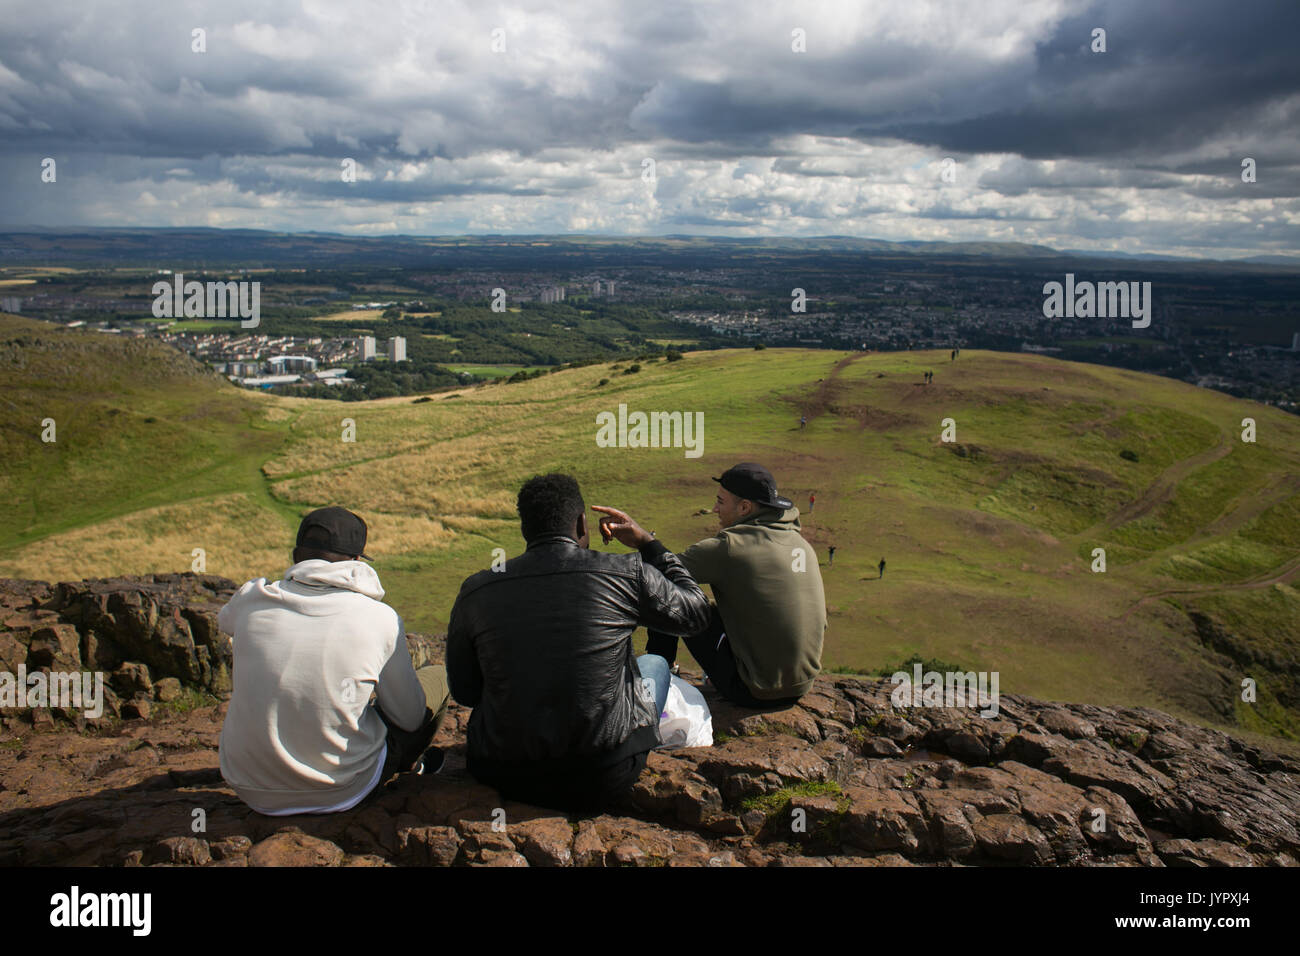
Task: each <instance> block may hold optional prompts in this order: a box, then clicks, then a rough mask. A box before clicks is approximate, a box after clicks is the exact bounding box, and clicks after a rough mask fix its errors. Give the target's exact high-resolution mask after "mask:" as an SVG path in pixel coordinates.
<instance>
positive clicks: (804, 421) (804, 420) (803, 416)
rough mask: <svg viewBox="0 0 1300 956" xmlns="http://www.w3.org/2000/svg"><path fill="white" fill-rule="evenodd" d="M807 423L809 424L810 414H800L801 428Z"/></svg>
mask: <svg viewBox="0 0 1300 956" xmlns="http://www.w3.org/2000/svg"><path fill="white" fill-rule="evenodd" d="M807 424H808V416H807V415H800V416H799V427H800V428H803V427H804V426H805V425H807Z"/></svg>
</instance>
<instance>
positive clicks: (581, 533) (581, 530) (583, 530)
mask: <svg viewBox="0 0 1300 956" xmlns="http://www.w3.org/2000/svg"><path fill="white" fill-rule="evenodd" d="M575 530H576V532H577V533H576V534H575V535H574V537H575V538H577V539H578V540H579V541H581V540H582V539H583V538H585V537H587V512H586V510H583V511H582V512H581V513H580V514H579V515H578V524H577V527H576V528H575Z"/></svg>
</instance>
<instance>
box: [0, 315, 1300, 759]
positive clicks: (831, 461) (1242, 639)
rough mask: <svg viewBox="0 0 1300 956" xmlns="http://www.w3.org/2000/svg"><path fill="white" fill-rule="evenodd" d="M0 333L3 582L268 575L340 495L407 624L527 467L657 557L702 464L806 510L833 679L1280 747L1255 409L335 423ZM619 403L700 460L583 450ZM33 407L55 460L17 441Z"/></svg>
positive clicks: (145, 366)
mask: <svg viewBox="0 0 1300 956" xmlns="http://www.w3.org/2000/svg"><path fill="white" fill-rule="evenodd" d="M2 321H3V323H4V324H2V325H0V342H3V345H0V348H2V349H3V353H2V354H3V361H4V364H3V365H0V367H2V368H3V369H4V374H5V377H6V384H7V387H6V390H5V397H6V399H7V404H5V405H4V406H3V408H4V411H3V413H2V414H0V427H2V428H3V435H4V448H3V460H4V465H3V472H2V473H0V482H2V484H0V489H2V490H3V492H4V494H5V497H6V499H7V500H8V501H9V502H12V503H13V504H14V510H13V513H12V514H11V513H8V512H6V517H5V518H4V523H3V524H0V574H6V575H11V576H26V577H45V578H56V579H57V578H61V577H81V576H95V575H101V574H109V573H140V572H146V571H153V570H178V569H185V568H188V567H189V566H190V562H191V558H190V555H191V553H192V549H194V548H202V549H203V551H204V554H205V556H206V561H207V570H209V571H212V572H215V573H221V574H226V575H228V576H230V577H233V578H236V579H240V580H242V579H244V578H247V577H253V576H259V575H268V576H272V577H274V576H277V575H278V574H279V573H280V572H281V571H282V570H283V568H284V566H285V565H286V564H287V562H288V550H289V547H290V545H291V541H292V531H293V526H294V521H295V519H296V516H298V515H300V514H301V513H303V512H305V511H306V510H308V509H310V508H313V507H318V506H321V505H325V504H342V505H344V506H346V507H349V508H352V509H353V510H356V511H357V512H359V513H360V514H362V515H363V516H364V517H365V518H366V519H367V521H368V522H369V523H370V525H371V547H370V548H369V549H368V550H369V551H370V553H371V554H373V555H374V556H375V558H376V567H377V569H378V570H379V572H380V575H381V578H382V580H383V582H384V585H385V587H386V588H387V589H388V592H389V597H388V599H389V601H390V602H391V603H392V604H393V605H394V607H396V608H397V609H398V610H399V612H400V613H401V614H402V615H403V616H404V618H405V619H406V621H407V624H408V626H409V627H411V628H412V629H423V630H438V629H441V628H442V627H444V626H445V624H446V620H447V616H448V614H449V612H450V609H451V605H452V602H453V600H454V598H455V594H456V591H457V589H458V588H459V585H460V582H461V581H462V580H463V579H464V577H466V576H467V575H469V574H470V573H472V572H474V571H476V570H478V569H480V568H483V567H487V566H488V565H489V564H490V562H491V560H492V555H493V549H495V548H503V549H504V550H505V551H506V552H507V553H508V554H513V553H516V552H518V551H519V550H520V549H521V547H522V541H521V539H520V537H519V533H518V525H517V521H516V519H515V515H514V494H515V492H516V490H517V489H518V487H519V485H520V483H521V482H522V481H523V480H525V479H526V478H528V477H529V476H530V475H533V474H536V473H538V472H543V471H548V470H564V471H568V472H570V473H572V474H574V475H575V476H577V477H578V479H579V480H580V482H581V483H582V485H583V489H584V492H585V494H586V498H587V501H588V504H609V505H615V506H617V507H622V508H625V509H627V510H629V511H630V512H631V513H632V514H633V515H634V516H636V517H637V518H638V520H640V521H641V522H642V523H643V524H645V525H646V526H647V527H649V528H653V529H655V530H656V531H657V532H658V534H659V537H660V538H661V539H662V540H664V541H665V542H666V543H667V544H668V545H669V546H670V547H674V546H677V547H683V546H685V545H687V544H689V543H691V542H693V541H696V540H698V539H700V538H702V537H705V536H707V535H709V534H711V533H713V532H714V531H715V530H716V519H715V518H714V517H713V516H712V515H708V514H700V513H699V512H700V511H702V510H706V509H708V508H710V507H711V505H712V501H713V496H714V493H715V488H716V485H715V484H714V483H713V482H712V481H711V480H710V477H709V476H711V475H717V474H720V473H721V472H722V470H723V469H725V468H726V467H728V466H729V465H730V464H733V463H734V462H736V461H739V460H744V459H752V460H758V461H761V462H764V463H766V464H767V465H768V467H770V468H771V469H772V471H773V472H774V473H775V474H776V476H777V478H778V480H779V482H780V484H781V488H782V491H783V492H784V493H785V494H787V495H788V496H789V497H791V498H793V499H794V500H795V502H796V504H798V505H799V507H800V509H801V510H804V511H806V505H807V500H808V495H809V493H810V492H813V491H815V492H816V494H817V505H816V509H815V511H814V512H813V513H812V514H806V513H805V514H804V516H803V519H802V520H803V525H804V529H805V534H806V536H807V538H808V539H809V541H811V542H812V543H813V545H814V547H815V549H816V551H817V554H818V558H819V561H820V562H821V565H822V567H821V571H822V575H823V579H824V581H825V585H826V593H827V602H828V608H829V614H830V629H829V631H828V634H827V641H826V653H825V664H826V666H827V667H828V668H829V667H837V668H841V669H856V670H863V671H874V670H876V669H877V668H880V667H887V666H892V665H894V664H897V663H898V662H900V661H902V660H904V659H906V658H907V657H909V656H910V655H912V654H915V653H919V654H921V655H922V656H923V657H925V658H937V659H940V660H947V661H953V662H956V663H957V664H959V665H961V666H963V667H964V668H967V669H973V670H990V671H991V670H996V671H998V672H999V673H1000V675H1001V689H1002V690H1004V691H1016V692H1023V693H1029V694H1035V695H1038V696H1042V697H1047V698H1055V699H1061V700H1073V701H1090V702H1095V703H1104V704H1106V703H1108V704H1127V705H1135V704H1140V705H1149V706H1156V707H1161V708H1164V709H1167V710H1171V711H1174V712H1176V713H1180V714H1182V715H1184V716H1188V717H1192V718H1194V719H1199V720H1200V721H1202V722H1204V723H1209V724H1213V725H1216V726H1222V727H1232V728H1236V729H1237V730H1239V731H1245V732H1248V733H1258V734H1261V735H1268V736H1272V737H1274V738H1275V740H1276V739H1277V738H1283V739H1291V740H1294V739H1296V738H1297V736H1300V698H1298V697H1297V676H1300V675H1298V674H1297V659H1298V655H1297V649H1298V648H1297V645H1298V644H1300V595H1298V594H1297V590H1296V580H1295V579H1296V575H1297V573H1298V571H1300V421H1297V420H1296V419H1295V418H1293V417H1291V416H1287V415H1285V414H1284V413H1281V412H1278V411H1276V410H1274V409H1271V408H1268V407H1265V406H1260V405H1257V404H1254V403H1251V402H1245V401H1240V400H1237V399H1233V398H1231V397H1228V396H1225V395H1222V394H1219V393H1215V392H1211V391H1207V390H1203V389H1197V388H1194V387H1192V386H1189V385H1186V384H1183V383H1179V382H1174V381H1171V380H1167V379H1162V378H1157V377H1152V376H1147V375H1142V374H1139V373H1134V372H1128V371H1124V370H1118V369H1109V368H1103V367H1099V366H1090V365H1081V364H1075V363H1068V362H1062V361H1058V360H1054V359H1051V358H1046V357H1042V356H1037V355H1014V354H1004V353H993V352H966V353H963V354H962V356H961V357H960V358H959V359H958V360H957V361H956V362H950V361H949V358H948V353H947V352H942V353H935V352H906V353H879V354H865V355H864V354H846V353H834V352H825V351H803V350H785V349H768V350H764V351H751V350H734V351H727V352H709V353H691V354H688V356H687V358H686V359H685V360H684V361H681V362H675V363H666V362H642V363H641V366H642V367H641V370H640V371H639V372H637V373H635V374H626V372H627V366H626V363H623V364H621V365H618V364H616V365H613V366H610V365H601V366H592V367H588V368H582V369H574V370H566V371H562V372H557V373H555V374H551V375H547V376H544V377H542V378H539V379H536V380H532V381H528V382H523V383H519V384H514V385H505V384H494V385H487V386H482V387H476V388H468V389H464V390H461V391H459V392H457V393H453V394H451V395H449V396H448V395H444V396H436V397H434V399H433V400H432V401H420V402H416V401H413V400H412V399H409V398H404V399H386V400H381V401H375V402H367V403H359V404H343V403H336V402H328V401H318V400H295V399H285V398H274V397H270V396H263V395H253V394H249V393H246V392H241V391H238V390H236V389H234V388H233V387H231V386H228V385H226V384H225V383H224V382H222V381H221V380H220V379H218V378H216V377H214V376H210V375H204V374H202V373H200V372H198V371H196V370H195V369H194V368H193V367H192V365H190V364H189V363H188V362H187V361H186V360H184V359H183V357H178V356H175V355H173V354H171V353H169V352H167V351H166V350H165V349H163V347H161V346H157V345H153V344H151V343H132V342H120V341H112V340H109V338H108V337H107V336H102V335H101V336H90V335H89V334H87V335H84V336H76V335H75V333H71V332H64V331H61V330H55V331H50V330H46V331H34V330H33V329H34V324H33V323H26V324H23V325H19V324H14V320H11V319H10V320H2ZM24 337H26V339H27V340H29V341H30V340H31V339H33V338H34V339H36V340H39V342H40V343H43V344H41V345H40V346H39V348H36V347H33V346H31V345H30V344H29V345H28V346H26V347H22V346H18V345H15V341H16V340H19V339H24ZM128 346H130V347H139V348H140V349H141V351H140V352H139V354H136V353H135V352H128V351H123V350H124V349H126V348H127V347H128ZM15 355H22V356H25V358H15ZM928 369H932V370H933V371H934V372H935V380H934V383H933V384H931V385H928V386H927V385H924V384H922V373H923V372H924V371H925V370H928ZM602 379H608V381H607V382H606V383H605V384H603V385H601V384H600V381H601V380H602ZM11 380H12V381H13V385H12V386H10V385H9V384H8V383H9V382H10V381H11ZM619 403H625V404H626V405H627V406H628V409H629V411H638V410H640V411H646V412H651V411H668V412H671V411H681V412H690V413H695V412H703V413H704V420H705V428H704V444H703V455H702V456H701V457H699V458H688V457H687V456H686V455H685V453H684V449H682V448H641V449H638V448H600V447H598V446H597V445H596V441H595V436H596V431H597V426H596V416H597V414H599V413H600V412H603V411H614V412H616V411H617V408H618V405H619ZM801 414H806V415H807V416H808V418H809V422H808V425H807V427H806V428H803V429H801V428H800V427H799V421H798V420H799V416H800V415H801ZM47 416H49V417H54V418H56V420H58V421H59V429H60V430H59V441H58V443H57V446H43V445H42V443H41V442H40V440H39V434H40V427H39V423H40V420H41V419H42V418H44V417H47ZM60 416H64V418H66V419H67V425H66V426H65V424H64V418H61V417H60ZM1246 417H1250V418H1253V419H1254V420H1255V422H1256V429H1257V441H1256V442H1254V443H1246V442H1243V441H1242V440H1241V432H1242V420H1243V418H1246ZM149 418H152V419H153V421H146V419H149ZM345 420H348V421H345ZM946 420H951V427H952V429H953V430H955V434H954V435H953V436H952V437H953V438H954V439H955V440H953V441H944V440H942V434H943V431H944V428H945V422H946ZM349 422H350V424H351V427H352V431H353V433H354V436H355V440H353V441H346V440H345V435H346V430H347V427H348V425H349ZM1125 451H1127V452H1130V453H1132V454H1130V455H1129V456H1127V457H1121V454H1120V453H1121V452H1125ZM1134 457H1135V458H1136V460H1132V459H1133V458H1134ZM831 544H834V545H835V546H836V547H837V549H838V550H837V553H836V558H835V565H834V567H833V568H828V567H827V566H826V548H827V547H828V546H829V545H831ZM596 546H597V547H600V545H599V544H598V543H597V544H596ZM610 547H611V549H618V548H619V546H618V545H617V544H614V545H611V546H610ZM1097 548H1102V549H1104V550H1105V555H1106V570H1105V571H1104V572H1101V573H1099V572H1094V571H1093V570H1092V565H1093V560H1094V559H1093V552H1094V549H1097ZM881 557H884V558H885V559H886V560H887V569H886V572H885V576H884V578H883V579H878V577H877V571H876V563H877V562H878V561H879V560H880V558H881ZM1247 679H1249V680H1253V681H1254V682H1255V685H1256V686H1257V688H1258V690H1257V693H1258V699H1257V700H1256V701H1255V702H1253V703H1251V702H1245V701H1243V700H1242V699H1241V697H1242V682H1243V681H1244V680H1247Z"/></svg>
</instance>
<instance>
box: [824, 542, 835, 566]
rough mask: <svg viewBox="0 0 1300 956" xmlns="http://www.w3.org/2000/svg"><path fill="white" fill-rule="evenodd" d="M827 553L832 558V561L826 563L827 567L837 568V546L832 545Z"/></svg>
mask: <svg viewBox="0 0 1300 956" xmlns="http://www.w3.org/2000/svg"><path fill="white" fill-rule="evenodd" d="M826 553H827V554H828V555H829V556H830V560H829V561H827V562H826V567H828V568H833V567H835V545H831V546H830V547H829V548H827V549H826Z"/></svg>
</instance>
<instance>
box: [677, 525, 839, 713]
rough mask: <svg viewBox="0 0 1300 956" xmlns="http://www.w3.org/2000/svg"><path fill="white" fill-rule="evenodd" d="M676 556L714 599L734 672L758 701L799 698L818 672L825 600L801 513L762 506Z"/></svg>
mask: <svg viewBox="0 0 1300 956" xmlns="http://www.w3.org/2000/svg"><path fill="white" fill-rule="evenodd" d="M678 557H680V558H681V559H682V563H683V564H684V565H686V570H688V571H690V572H691V576H692V577H694V578H695V580H696V581H698V582H699V583H700V584H702V585H703V584H709V585H712V587H713V597H714V600H715V601H717V602H718V611H719V613H720V614H721V615H722V622H723V625H724V628H725V630H726V633H727V640H728V641H729V642H730V643H731V650H732V653H733V655H734V656H735V658H736V669H737V670H738V671H739V673H740V677H741V679H742V680H744V682H745V684H746V685H747V686H748V687H749V689H750V691H751V692H752V693H753V695H754V696H755V697H757V698H759V699H761V700H775V699H777V698H781V697H799V696H802V695H803V694H805V693H807V692H808V690H809V689H810V688H811V687H812V682H813V678H815V677H816V676H817V675H818V674H819V673H820V672H821V660H822V639H823V637H824V636H825V633H826V595H825V592H823V590H822V576H821V570H820V569H819V568H818V563H817V552H816V551H815V550H813V546H812V545H811V544H809V543H808V542H807V541H805V540H804V538H803V535H802V534H800V528H799V509H798V508H789V509H787V510H786V511H785V512H780V511H778V510H777V509H775V508H761V509H759V511H758V512H756V513H755V514H754V515H752V516H750V517H749V518H746V519H745V520H743V521H738V522H737V523H736V524H733V525H732V526H731V527H729V528H724V529H723V530H721V531H719V532H718V533H717V534H716V535H714V536H713V537H712V538H706V539H705V540H704V541H701V542H699V543H698V544H693V545H691V546H690V547H689V548H687V549H686V550H685V551H682V552H680V553H679V555H678Z"/></svg>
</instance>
